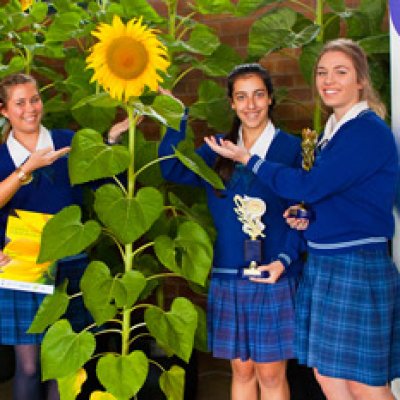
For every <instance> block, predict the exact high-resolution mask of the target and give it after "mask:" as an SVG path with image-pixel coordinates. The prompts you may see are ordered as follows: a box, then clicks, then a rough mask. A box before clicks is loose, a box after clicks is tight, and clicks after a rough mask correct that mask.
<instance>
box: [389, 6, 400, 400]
mask: <svg viewBox="0 0 400 400" xmlns="http://www.w3.org/2000/svg"><path fill="white" fill-rule="evenodd" d="M389 9H390V60H391V61H390V64H391V93H392V99H391V106H392V129H393V133H394V135H395V138H396V142H397V148H398V150H399V154H400V0H389ZM398 191H399V192H398V193H397V202H396V203H397V204H396V206H397V209H395V212H394V213H395V219H396V230H395V236H394V238H393V245H392V250H393V259H394V261H395V263H396V265H397V267H398V268H400V184H399V186H398ZM392 387H393V392H394V395H395V397H396V399H400V379H396V380H395V381H394V382H393V385H392Z"/></svg>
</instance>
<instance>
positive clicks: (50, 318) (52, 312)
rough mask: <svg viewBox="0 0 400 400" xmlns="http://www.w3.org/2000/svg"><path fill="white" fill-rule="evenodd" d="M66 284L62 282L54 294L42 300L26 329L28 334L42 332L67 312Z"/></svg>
mask: <svg viewBox="0 0 400 400" xmlns="http://www.w3.org/2000/svg"><path fill="white" fill-rule="evenodd" d="M67 284H68V282H67V281H65V282H63V283H62V284H61V285H59V286H58V287H57V288H56V290H55V292H54V294H52V295H47V296H46V297H45V298H44V300H43V301H42V303H41V304H40V306H39V309H38V311H37V313H36V315H35V318H34V319H33V321H32V324H31V326H30V327H29V329H28V333H42V332H44V330H45V329H46V328H47V327H48V326H50V325H52V324H54V322H56V321H58V320H59V319H60V317H61V316H62V315H63V314H64V313H65V311H67V308H68V304H69V296H68V294H67Z"/></svg>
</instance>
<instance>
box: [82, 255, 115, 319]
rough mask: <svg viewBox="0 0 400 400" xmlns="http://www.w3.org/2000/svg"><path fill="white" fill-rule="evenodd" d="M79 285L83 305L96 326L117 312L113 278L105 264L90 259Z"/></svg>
mask: <svg viewBox="0 0 400 400" xmlns="http://www.w3.org/2000/svg"><path fill="white" fill-rule="evenodd" d="M80 286H81V289H82V293H83V301H84V303H85V306H86V308H87V309H88V310H89V311H90V313H91V314H92V316H93V318H94V320H95V322H96V324H97V325H98V326H100V325H102V324H103V323H104V322H106V321H108V320H109V319H111V318H113V317H114V315H115V314H116V312H117V307H116V306H115V304H113V300H114V296H113V290H114V289H113V286H114V279H113V278H112V276H111V274H110V270H109V269H108V267H107V265H105V264H104V263H102V262H101V261H92V262H91V263H90V264H89V265H88V267H87V268H86V270H85V273H84V274H83V277H82V279H81V283H80Z"/></svg>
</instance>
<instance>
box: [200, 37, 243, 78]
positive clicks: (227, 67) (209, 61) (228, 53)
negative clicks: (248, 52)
mask: <svg viewBox="0 0 400 400" xmlns="http://www.w3.org/2000/svg"><path fill="white" fill-rule="evenodd" d="M242 62H243V60H242V58H241V57H240V55H239V54H238V53H237V52H236V51H235V50H234V49H233V48H232V47H230V46H227V45H225V44H221V45H220V46H219V47H218V48H217V49H216V50H215V51H214V52H213V53H212V54H211V55H210V56H209V57H207V58H206V59H204V60H201V61H194V65H196V67H197V68H199V69H200V70H202V71H203V72H204V73H205V74H207V75H208V76H213V77H218V76H224V77H225V76H227V75H228V74H229V73H230V72H231V71H232V69H233V68H234V67H235V66H236V65H238V64H241V63H242Z"/></svg>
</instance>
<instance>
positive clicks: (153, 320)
mask: <svg viewBox="0 0 400 400" xmlns="http://www.w3.org/2000/svg"><path fill="white" fill-rule="evenodd" d="M144 319H145V322H146V325H147V328H148V329H149V331H150V333H151V335H152V336H153V337H154V338H155V339H156V340H157V343H158V344H159V345H160V346H161V347H163V348H165V349H166V350H167V351H168V352H172V353H174V354H176V355H177V356H178V357H180V358H181V359H182V360H184V361H186V362H188V361H189V358H190V355H191V354H192V350H193V342H194V334H195V331H196V326H197V312H196V310H195V308H194V306H193V304H192V303H191V302H190V301H189V300H188V299H185V298H183V297H177V298H176V299H175V300H174V301H173V302H172V305H171V310H170V311H168V312H165V311H163V310H162V309H161V308H158V307H151V308H148V309H147V310H146V312H145V315H144Z"/></svg>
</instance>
